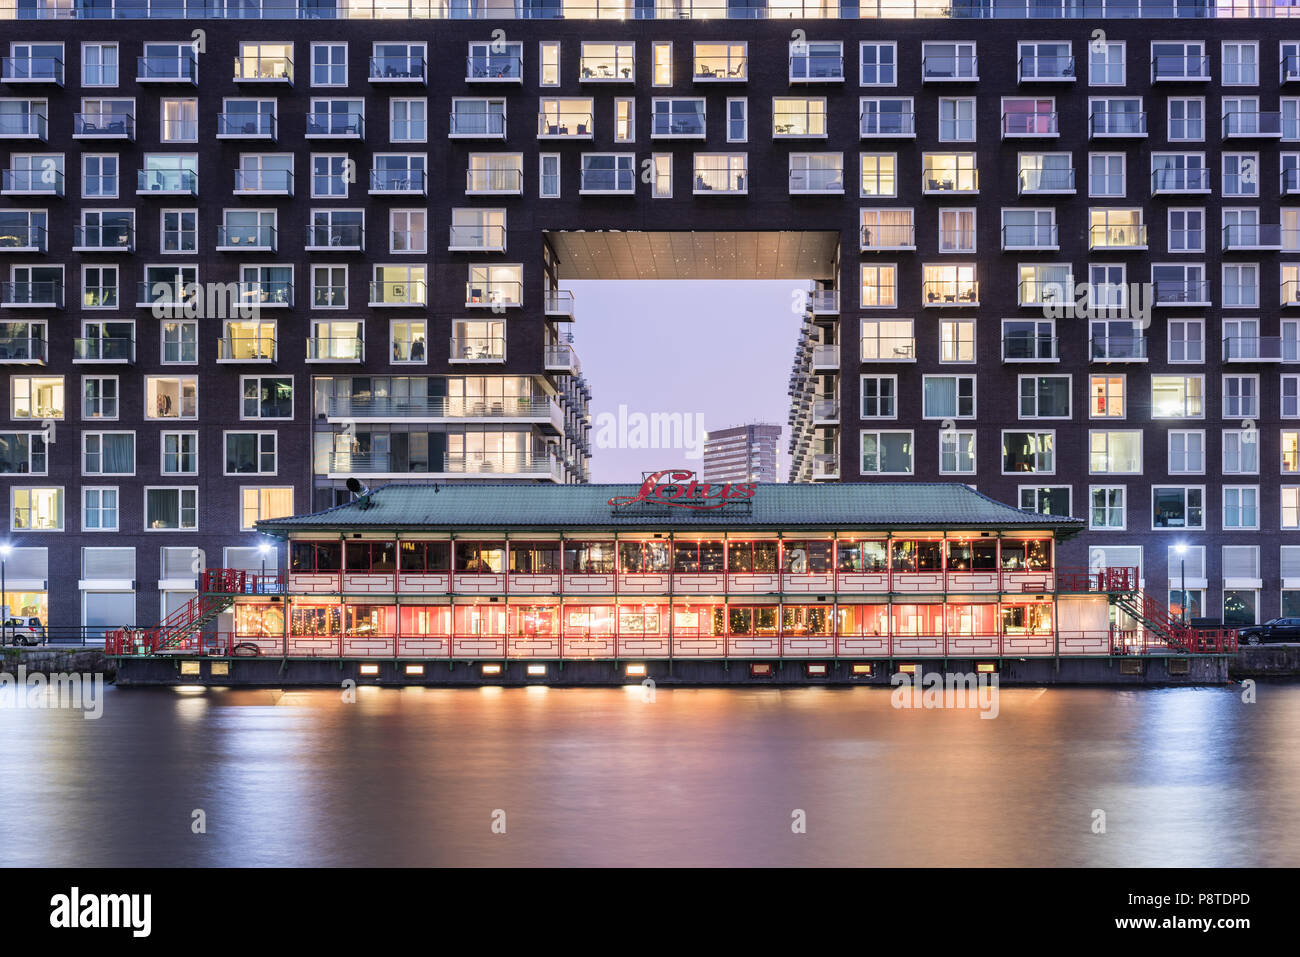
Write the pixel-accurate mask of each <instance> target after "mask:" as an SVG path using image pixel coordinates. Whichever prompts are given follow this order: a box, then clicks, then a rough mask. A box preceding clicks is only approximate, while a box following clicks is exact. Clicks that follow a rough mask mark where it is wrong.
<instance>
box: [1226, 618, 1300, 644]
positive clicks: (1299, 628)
mask: <svg viewBox="0 0 1300 957" xmlns="http://www.w3.org/2000/svg"><path fill="white" fill-rule="evenodd" d="M1237 638H1238V639H1239V640H1240V641H1241V643H1242V644H1243V645H1270V644H1275V643H1277V642H1283V641H1300V618H1274V619H1272V620H1271V621H1266V622H1264V624H1262V625H1247V626H1246V627H1245V628H1239V629H1238V630H1237Z"/></svg>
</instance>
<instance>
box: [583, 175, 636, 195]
mask: <svg viewBox="0 0 1300 957" xmlns="http://www.w3.org/2000/svg"><path fill="white" fill-rule="evenodd" d="M578 191H579V192H580V193H616V194H622V195H628V196H630V195H633V194H635V192H636V172H635V171H634V170H630V169H584V170H583V171H582V178H581V180H580V181H579V182H578Z"/></svg>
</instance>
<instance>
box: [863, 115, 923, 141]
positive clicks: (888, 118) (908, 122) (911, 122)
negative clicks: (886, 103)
mask: <svg viewBox="0 0 1300 957" xmlns="http://www.w3.org/2000/svg"><path fill="white" fill-rule="evenodd" d="M858 133H859V136H861V137H862V138H864V139H865V138H866V137H870V136H916V114H915V113H912V112H910V111H909V112H907V113H877V112H871V111H867V110H864V111H863V112H862V113H860V114H859V115H858Z"/></svg>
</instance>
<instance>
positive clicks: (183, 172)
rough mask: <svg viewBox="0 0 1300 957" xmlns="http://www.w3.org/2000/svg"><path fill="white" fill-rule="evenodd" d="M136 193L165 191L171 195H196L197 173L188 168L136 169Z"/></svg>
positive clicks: (197, 189) (197, 190) (197, 187)
mask: <svg viewBox="0 0 1300 957" xmlns="http://www.w3.org/2000/svg"><path fill="white" fill-rule="evenodd" d="M135 191H136V192H137V193H166V194H170V195H173V196H196V195H198V192H199V174H198V173H196V172H194V171H193V170H188V169H141V170H136V174H135Z"/></svg>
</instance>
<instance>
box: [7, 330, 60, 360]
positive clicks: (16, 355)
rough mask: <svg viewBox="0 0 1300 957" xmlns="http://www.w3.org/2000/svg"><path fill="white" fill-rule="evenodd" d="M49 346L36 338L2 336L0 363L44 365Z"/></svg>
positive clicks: (47, 356)
mask: <svg viewBox="0 0 1300 957" xmlns="http://www.w3.org/2000/svg"><path fill="white" fill-rule="evenodd" d="M48 358H49V344H48V343H46V341H45V340H44V339H38V338H36V337H34V336H0V362H30V363H39V364H41V365H44V364H45V362H46V361H47V360H48Z"/></svg>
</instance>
